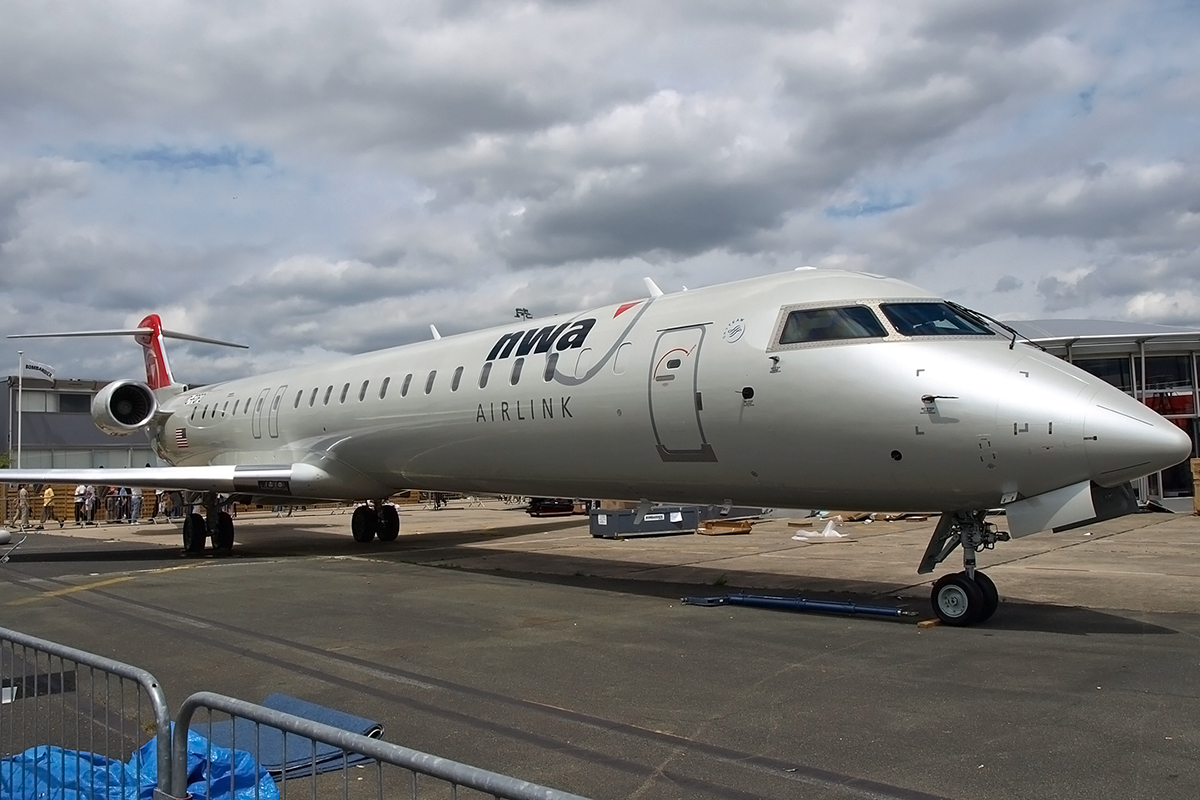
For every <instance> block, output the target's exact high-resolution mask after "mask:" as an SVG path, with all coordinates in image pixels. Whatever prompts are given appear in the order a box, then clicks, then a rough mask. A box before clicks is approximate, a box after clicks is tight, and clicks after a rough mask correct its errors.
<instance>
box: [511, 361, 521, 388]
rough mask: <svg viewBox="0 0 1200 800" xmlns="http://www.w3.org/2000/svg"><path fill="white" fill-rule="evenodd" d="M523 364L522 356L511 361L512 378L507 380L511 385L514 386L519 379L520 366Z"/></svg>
mask: <svg viewBox="0 0 1200 800" xmlns="http://www.w3.org/2000/svg"><path fill="white" fill-rule="evenodd" d="M524 366H525V359H523V358H518V359H517V360H516V361H514V362H513V371H512V378H511V379H510V380H509V383H511V384H512V385H513V386H516V385H517V382H518V381H520V380H521V368H522V367H524Z"/></svg>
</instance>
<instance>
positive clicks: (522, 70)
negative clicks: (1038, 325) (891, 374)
mask: <svg viewBox="0 0 1200 800" xmlns="http://www.w3.org/2000/svg"><path fill="white" fill-rule="evenodd" d="M0 19H3V20H4V24H3V25H2V26H0V333H30V332H43V331H55V330H60V331H61V330H80V329H93V328H97V329H104V328H121V327H126V326H133V325H135V324H136V323H137V322H138V321H139V320H140V319H141V318H142V317H143V316H144V315H145V314H146V313H150V312H155V313H158V314H160V315H161V316H162V318H163V320H164V324H165V326H166V327H168V328H170V329H174V330H180V331H185V332H189V333H194V334H199V335H203V336H210V337H215V338H221V339H229V340H233V341H237V342H241V343H244V344H248V345H250V347H251V349H250V350H249V351H234V350H227V349H224V348H214V347H210V346H204V345H191V344H188V345H184V344H183V343H178V342H172V343H170V346H169V354H170V357H171V361H172V366H173V367H174V369H175V372H176V374H177V377H178V378H179V379H180V380H183V381H185V382H193V383H198V382H208V381H213V380H219V379H223V378H232V377H238V376H242V375H246V374H252V373H255V372H261V371H266V370H271V369H277V368H282V367H286V366H292V365H296V364H301V363H315V362H319V361H321V360H322V359H331V358H337V357H339V356H341V355H344V354H352V353H359V352H365V351H368V350H373V349H377V348H381V347H388V346H393V345H398V344H404V343H407V342H412V341H418V340H422V339H426V338H428V337H429V325H430V324H431V323H432V324H435V325H437V326H438V328H439V329H440V331H441V332H442V333H443V335H449V334H452V333H457V332H461V331H466V330H472V329H477V328H481V327H488V326H492V325H498V324H503V323H505V322H506V321H507V320H509V319H511V318H512V317H513V315H514V309H515V308H517V307H523V308H527V309H529V311H530V312H531V313H532V314H533V315H534V316H535V317H540V316H548V315H550V314H555V313H567V312H574V311H577V310H581V309H585V308H588V307H593V306H598V305H603V304H606V303H612V302H619V301H623V300H629V299H636V298H639V297H642V296H644V295H645V291H646V290H645V286H644V284H643V282H642V277H643V276H650V277H651V278H653V280H654V281H656V282H657V283H658V285H659V286H661V287H662V288H663V289H664V290H665V291H668V292H670V291H674V290H678V289H680V288H681V287H682V286H685V285H686V286H689V287H692V288H695V287H699V286H704V285H711V284H715V283H720V282H724V281H728V280H735V279H738V278H745V277H752V276H757V275H762V274H767V273H771V272H781V271H785V270H789V269H792V268H794V267H797V266H801V265H814V266H826V267H840V268H846V269H852V270H862V271H867V272H873V273H879V274H885V275H890V276H894V277H898V278H902V279H904V280H908V281H910V282H912V283H915V284H917V285H919V286H921V287H923V288H925V289H928V290H930V291H933V292H936V293H938V294H940V295H942V296H945V297H949V298H951V299H953V300H956V301H958V302H961V303H964V304H967V305H970V306H972V307H975V308H978V309H980V310H981V311H984V312H986V313H988V314H991V315H992V316H997V317H1001V318H1008V319H1031V318H1048V317H1049V318H1053V317H1059V318H1093V319H1120V320H1130V321H1137V322H1153V323H1165V324H1175V325H1187V326H1200V159H1198V156H1200V136H1198V134H1197V132H1198V131H1200V70H1198V69H1197V63H1198V61H1200V49H1198V48H1196V46H1195V43H1196V42H1197V41H1200V4H1198V3H1196V2H1195V0H1189V1H1188V2H1184V1H1183V0H1095V1H1094V2H1088V3H1083V2H1062V1H1061V0H989V2H987V3H980V2H977V0H964V1H963V2H954V1H952V0H910V2H905V3H895V2H891V1H890V0H886V1H885V0H837V1H836V2H825V1H824V0H809V1H808V2H798V3H789V2H784V0H737V1H736V2H720V1H719V0H686V1H685V0H661V2H651V3H647V2H645V1H644V0H639V1H638V2H622V0H607V1H606V2H587V1H586V0H559V2H540V3H539V2H504V0H489V1H488V2H475V1H474V0H446V1H445V2H429V1H427V0H405V2H403V3H395V2H383V1H382V0H381V1H380V2H354V0H343V1H342V2H337V3H333V2H323V1H321V0H288V1H287V2H274V1H273V0H237V2H232V0H205V2H188V1H187V0H157V2H154V3H148V2H144V0H143V1H142V2H129V0H106V2H104V3H78V2H63V1H62V0H0ZM8 344H9V346H10V355H9V356H8V357H9V358H10V359H11V361H12V367H10V368H8V370H7V371H9V372H15V370H16V364H17V350H18V349H23V350H24V351H25V353H26V356H27V357H28V358H31V359H34V360H38V361H42V362H45V363H48V364H50V365H52V366H54V367H56V368H57V370H58V376H59V377H80V378H115V377H123V376H131V377H132V376H137V375H139V374H140V372H141V368H140V353H139V351H138V349H137V348H136V347H135V346H134V345H133V344H132V343H131V342H130V343H124V342H119V341H117V340H111V339H98V340H64V341H54V340H42V341H38V340H34V341H26V342H22V343H18V342H15V341H11V342H8ZM0 358H3V356H0ZM2 371H4V370H3V368H0V372H2Z"/></svg>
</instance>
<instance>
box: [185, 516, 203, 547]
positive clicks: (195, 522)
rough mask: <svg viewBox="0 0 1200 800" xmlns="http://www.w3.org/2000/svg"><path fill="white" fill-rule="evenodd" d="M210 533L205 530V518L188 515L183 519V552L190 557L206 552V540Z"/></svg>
mask: <svg viewBox="0 0 1200 800" xmlns="http://www.w3.org/2000/svg"><path fill="white" fill-rule="evenodd" d="M207 538H208V531H206V530H205V528H204V517H202V516H200V515H199V514H188V515H187V516H186V517H184V518H183V551H184V552H185V553H188V554H189V555H196V554H197V553H203V552H204V540H205V539H207Z"/></svg>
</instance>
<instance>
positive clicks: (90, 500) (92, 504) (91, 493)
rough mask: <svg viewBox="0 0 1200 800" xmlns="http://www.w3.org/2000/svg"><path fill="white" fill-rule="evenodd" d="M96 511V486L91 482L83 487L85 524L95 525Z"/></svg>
mask: <svg viewBox="0 0 1200 800" xmlns="http://www.w3.org/2000/svg"><path fill="white" fill-rule="evenodd" d="M95 513H96V487H94V486H92V485H91V484H90V483H89V484H86V485H85V486H84V487H83V524H84V525H95V524H96V523H95V522H93V521H92V517H93V515H94V514H95Z"/></svg>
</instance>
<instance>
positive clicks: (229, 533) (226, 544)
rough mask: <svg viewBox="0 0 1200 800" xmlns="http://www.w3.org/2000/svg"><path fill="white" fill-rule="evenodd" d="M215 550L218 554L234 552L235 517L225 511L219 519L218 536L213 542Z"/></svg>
mask: <svg viewBox="0 0 1200 800" xmlns="http://www.w3.org/2000/svg"><path fill="white" fill-rule="evenodd" d="M213 549H214V550H216V551H217V552H218V553H228V552H230V551H231V550H233V517H231V516H229V514H228V513H227V512H225V511H222V512H221V515H220V516H219V517H217V535H216V537H215V538H214V540H213Z"/></svg>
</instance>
